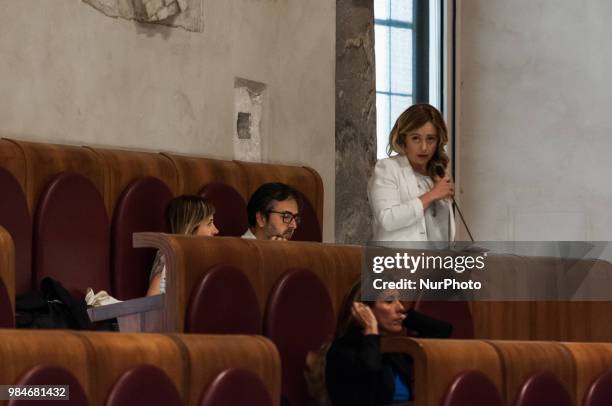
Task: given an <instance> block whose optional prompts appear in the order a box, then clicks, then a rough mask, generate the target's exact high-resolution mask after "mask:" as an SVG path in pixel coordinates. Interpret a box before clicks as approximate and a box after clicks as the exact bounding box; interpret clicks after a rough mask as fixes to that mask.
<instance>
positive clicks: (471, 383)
mask: <svg viewBox="0 0 612 406" xmlns="http://www.w3.org/2000/svg"><path fill="white" fill-rule="evenodd" d="M442 405H443V406H503V405H504V401H503V400H502V397H501V395H500V393H499V390H498V389H497V387H496V386H495V384H494V383H493V382H492V381H491V380H490V379H489V378H487V376H486V375H485V374H483V373H482V372H480V371H477V370H468V371H464V372H462V373H460V374H459V376H457V377H456V378H455V379H454V380H453V382H452V384H451V386H450V387H449V388H448V391H447V392H446V395H445V397H444V401H443V403H442Z"/></svg>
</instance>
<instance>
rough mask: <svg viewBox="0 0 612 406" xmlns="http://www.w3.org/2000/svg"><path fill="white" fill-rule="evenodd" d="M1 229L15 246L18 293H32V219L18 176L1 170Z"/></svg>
mask: <svg viewBox="0 0 612 406" xmlns="http://www.w3.org/2000/svg"><path fill="white" fill-rule="evenodd" d="M0 190H1V191H2V197H1V198H0V226H2V227H4V228H5V229H6V230H7V231H8V232H9V234H10V235H11V237H12V238H13V243H14V244H15V293H16V294H20V293H25V292H29V291H30V290H32V288H33V286H32V218H31V217H30V212H29V210H28V203H27V201H26V198H25V195H24V194H23V191H22V190H21V186H20V185H19V183H18V182H17V180H16V179H15V177H14V176H13V175H12V174H11V173H9V172H7V171H6V170H4V169H2V168H0Z"/></svg>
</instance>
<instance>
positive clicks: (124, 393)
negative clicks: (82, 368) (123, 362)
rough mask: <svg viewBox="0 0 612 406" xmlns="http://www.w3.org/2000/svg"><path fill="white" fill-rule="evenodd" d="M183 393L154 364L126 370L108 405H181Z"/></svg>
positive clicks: (107, 402) (116, 385)
mask: <svg viewBox="0 0 612 406" xmlns="http://www.w3.org/2000/svg"><path fill="white" fill-rule="evenodd" d="M182 403H183V402H182V400H181V395H180V394H179V392H178V390H177V389H176V388H175V387H174V384H173V383H172V381H171V380H170V378H168V375H166V374H165V373H164V371H162V370H161V369H159V368H157V367H155V366H153V365H140V366H137V367H134V368H131V369H129V370H127V371H126V372H124V373H123V374H122V375H121V377H120V378H119V379H118V380H117V382H116V383H115V385H114V386H113V389H112V390H111V392H110V394H109V395H108V400H107V401H106V405H107V406H127V405H130V406H131V405H133V406H150V405H181V404H182Z"/></svg>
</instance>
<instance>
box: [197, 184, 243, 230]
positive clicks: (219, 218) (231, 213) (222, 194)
mask: <svg viewBox="0 0 612 406" xmlns="http://www.w3.org/2000/svg"><path fill="white" fill-rule="evenodd" d="M200 196H202V197H203V198H205V199H206V200H207V201H209V202H210V203H212V204H213V206H215V226H216V227H217V229H218V230H219V236H220V237H224V236H225V237H240V236H242V234H244V233H245V232H246V230H247V228H248V227H249V221H248V218H247V205H246V202H245V201H244V198H243V197H242V196H241V195H240V193H238V191H237V190H236V189H234V188H233V187H231V186H228V185H226V184H224V183H218V182H212V183H209V184H207V185H206V186H204V187H203V188H202V190H201V191H200Z"/></svg>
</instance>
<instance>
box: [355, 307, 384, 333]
mask: <svg viewBox="0 0 612 406" xmlns="http://www.w3.org/2000/svg"><path fill="white" fill-rule="evenodd" d="M351 314H352V315H353V317H354V318H355V320H356V321H357V323H359V325H361V327H363V333H364V334H366V335H367V334H378V321H377V320H376V316H374V313H372V309H370V307H369V306H367V305H365V304H363V303H361V302H353V307H352V308H351Z"/></svg>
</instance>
